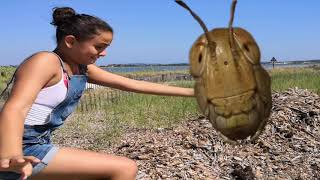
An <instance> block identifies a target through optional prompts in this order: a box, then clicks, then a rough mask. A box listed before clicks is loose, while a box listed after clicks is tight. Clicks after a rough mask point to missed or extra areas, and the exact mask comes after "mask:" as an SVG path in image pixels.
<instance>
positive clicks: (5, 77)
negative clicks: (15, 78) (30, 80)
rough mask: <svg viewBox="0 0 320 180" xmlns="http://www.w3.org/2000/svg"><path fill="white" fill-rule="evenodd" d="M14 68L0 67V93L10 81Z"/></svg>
mask: <svg viewBox="0 0 320 180" xmlns="http://www.w3.org/2000/svg"><path fill="white" fill-rule="evenodd" d="M15 69H16V68H15V67H11V66H0V92H1V91H2V90H3V89H4V88H5V86H6V84H7V82H8V81H9V80H10V79H11V76H12V75H13V73H14V70H15Z"/></svg>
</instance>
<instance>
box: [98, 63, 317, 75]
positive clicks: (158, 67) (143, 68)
mask: <svg viewBox="0 0 320 180" xmlns="http://www.w3.org/2000/svg"><path fill="white" fill-rule="evenodd" d="M312 65H320V62H318V61H317V62H304V61H301V62H297V61H295V62H282V63H277V64H275V68H279V67H307V66H312ZM262 66H263V67H264V68H265V69H272V64H271V63H262ZM104 69H106V70H108V71H110V72H139V71H151V72H152V71H175V70H189V66H187V65H184V66H176V65H175V66H161V65H155V66H152V65H148V66H128V67H125V66H123V67H104Z"/></svg>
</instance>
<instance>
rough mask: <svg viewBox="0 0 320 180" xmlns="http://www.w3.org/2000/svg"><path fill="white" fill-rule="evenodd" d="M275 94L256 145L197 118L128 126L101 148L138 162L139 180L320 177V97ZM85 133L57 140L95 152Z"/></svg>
mask: <svg viewBox="0 0 320 180" xmlns="http://www.w3.org/2000/svg"><path fill="white" fill-rule="evenodd" d="M272 98H273V106H272V112H271V116H270V118H269V122H268V124H267V126H266V128H265V130H264V131H263V133H262V134H261V135H260V137H259V139H258V140H257V141H256V142H255V143H246V144H241V145H231V144H227V143H225V142H223V141H222V140H221V138H220V137H218V135H217V133H216V131H215V130H214V129H213V128H212V126H211V124H210V123H209V121H208V120H207V119H205V118H199V119H193V120H186V121H184V122H183V123H181V124H179V125H177V126H175V127H173V128H170V129H132V128H128V129H127V130H126V131H125V133H124V134H123V137H121V140H120V141H119V142H118V143H116V144H113V145H110V144H109V145H106V146H103V147H102V146H99V147H100V149H99V151H102V152H108V153H112V154H116V155H122V156H126V157H129V158H131V159H133V160H135V161H136V162H137V164H138V167H139V172H138V176H137V179H138V180H146V179H170V180H171V179H238V180H241V179H249V180H251V179H294V180H300V179H308V180H309V179H320V97H319V96H318V95H317V94H315V93H312V92H310V91H308V90H302V89H289V90H287V91H285V92H282V93H277V92H274V93H273V95H272ZM101 123H104V122H101ZM98 126H100V125H99V123H98V124H97V123H96V126H94V127H95V129H96V130H97V128H98ZM72 128H75V127H72ZM83 134H87V135H86V136H84V135H83ZM83 134H81V133H80V132H77V133H73V134H72V135H69V136H56V140H55V143H57V144H58V145H63V146H65V145H67V146H73V147H80V148H84V149H92V150H95V149H94V148H95V146H94V145H95V144H96V143H97V141H96V140H94V139H92V137H90V133H89V132H88V133H83ZM90 138H91V139H90ZM101 147H102V149H101Z"/></svg>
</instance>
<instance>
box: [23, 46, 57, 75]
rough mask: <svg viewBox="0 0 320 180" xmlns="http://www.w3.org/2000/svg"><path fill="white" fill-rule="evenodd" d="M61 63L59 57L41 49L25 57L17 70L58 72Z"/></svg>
mask: <svg viewBox="0 0 320 180" xmlns="http://www.w3.org/2000/svg"><path fill="white" fill-rule="evenodd" d="M60 69H61V63H60V59H59V57H58V56H57V55H56V54H54V53H52V52H47V51H41V52H37V53H34V54H32V55H31V56H29V57H28V58H26V59H25V60H24V61H23V62H22V63H21V64H20V65H19V67H18V70H17V71H18V72H17V73H18V74H19V71H24V70H33V71H46V72H47V73H54V74H56V72H60Z"/></svg>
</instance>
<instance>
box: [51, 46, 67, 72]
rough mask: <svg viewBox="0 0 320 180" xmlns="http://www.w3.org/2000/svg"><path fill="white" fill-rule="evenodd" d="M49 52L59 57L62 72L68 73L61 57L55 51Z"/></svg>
mask: <svg viewBox="0 0 320 180" xmlns="http://www.w3.org/2000/svg"><path fill="white" fill-rule="evenodd" d="M51 53H52V54H54V55H56V56H57V57H58V58H59V61H60V64H61V67H62V70H63V72H64V73H66V74H67V75H68V73H67V70H66V66H65V65H64V63H63V61H62V59H61V57H60V56H59V55H58V54H57V53H55V52H53V51H52V52H51ZM68 77H69V75H68Z"/></svg>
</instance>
